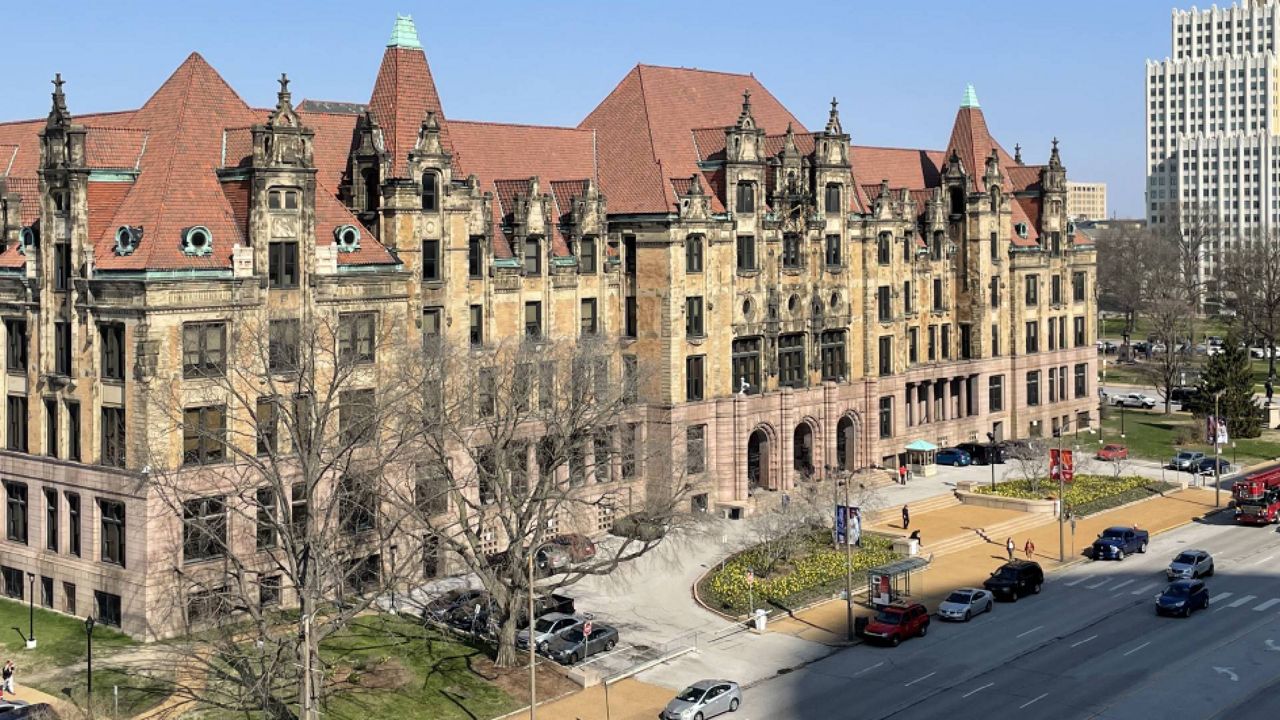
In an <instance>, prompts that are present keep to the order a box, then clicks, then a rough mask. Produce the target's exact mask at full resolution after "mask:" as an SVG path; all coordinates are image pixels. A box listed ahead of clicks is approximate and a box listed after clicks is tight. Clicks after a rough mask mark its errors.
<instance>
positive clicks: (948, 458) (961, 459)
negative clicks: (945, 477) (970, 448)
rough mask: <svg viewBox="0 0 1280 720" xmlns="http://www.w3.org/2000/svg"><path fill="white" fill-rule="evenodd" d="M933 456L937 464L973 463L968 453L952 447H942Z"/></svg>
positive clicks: (967, 464) (962, 465)
mask: <svg viewBox="0 0 1280 720" xmlns="http://www.w3.org/2000/svg"><path fill="white" fill-rule="evenodd" d="M934 457H935V459H936V461H937V463H938V464H939V465H955V466H956V467H968V466H969V465H971V464H972V463H973V458H971V457H970V456H969V453H967V452H965V451H963V450H961V449H959V448H953V447H949V448H942V449H941V450H939V451H938V453H937V455H935V456H934Z"/></svg>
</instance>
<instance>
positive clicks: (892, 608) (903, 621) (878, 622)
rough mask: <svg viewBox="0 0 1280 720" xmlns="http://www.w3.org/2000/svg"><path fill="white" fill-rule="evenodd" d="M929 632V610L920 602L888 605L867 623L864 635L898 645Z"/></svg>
mask: <svg viewBox="0 0 1280 720" xmlns="http://www.w3.org/2000/svg"><path fill="white" fill-rule="evenodd" d="M928 633H929V611H928V610H926V609H925V607H924V606H923V605H921V604H920V603H905V604H894V605H887V606H885V607H883V608H881V609H880V612H878V613H876V616H875V617H873V618H871V621H870V622H868V623H867V628H866V630H864V631H863V635H865V636H866V637H867V638H869V639H872V640H884V641H885V642H888V643H889V644H890V645H892V646H894V647H897V646H898V643H900V642H902V641H903V640H906V639H908V638H912V637H915V636H916V635H919V636H920V637H924V636H925V635H927V634H928Z"/></svg>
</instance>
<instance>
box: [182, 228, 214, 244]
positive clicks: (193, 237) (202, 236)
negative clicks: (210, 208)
mask: <svg viewBox="0 0 1280 720" xmlns="http://www.w3.org/2000/svg"><path fill="white" fill-rule="evenodd" d="M187 244H188V245H190V246H191V247H193V248H196V249H201V248H206V247H209V231H208V230H205V229H204V228H196V229H195V230H192V231H191V234H190V235H189V236H188V237H187Z"/></svg>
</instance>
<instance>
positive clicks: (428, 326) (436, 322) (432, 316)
mask: <svg viewBox="0 0 1280 720" xmlns="http://www.w3.org/2000/svg"><path fill="white" fill-rule="evenodd" d="M443 317H444V308H442V307H424V308H422V343H423V346H424V347H425V346H427V345H429V344H431V343H432V342H438V341H439V340H440V331H441V330H442V326H441V319H442V318H443Z"/></svg>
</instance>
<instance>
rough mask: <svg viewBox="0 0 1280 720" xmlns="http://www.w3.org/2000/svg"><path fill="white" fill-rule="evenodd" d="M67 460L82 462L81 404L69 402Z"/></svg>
mask: <svg viewBox="0 0 1280 720" xmlns="http://www.w3.org/2000/svg"><path fill="white" fill-rule="evenodd" d="M67 459H68V460H74V461H76V462H80V403H78V402H74V401H71V400H68V401H67Z"/></svg>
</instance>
